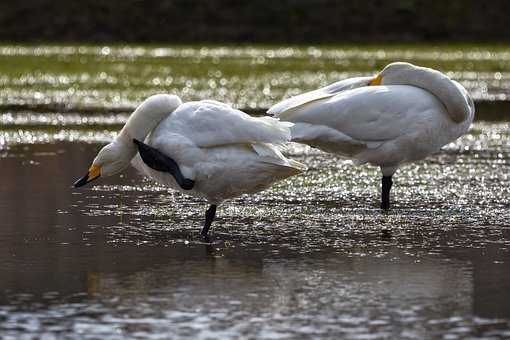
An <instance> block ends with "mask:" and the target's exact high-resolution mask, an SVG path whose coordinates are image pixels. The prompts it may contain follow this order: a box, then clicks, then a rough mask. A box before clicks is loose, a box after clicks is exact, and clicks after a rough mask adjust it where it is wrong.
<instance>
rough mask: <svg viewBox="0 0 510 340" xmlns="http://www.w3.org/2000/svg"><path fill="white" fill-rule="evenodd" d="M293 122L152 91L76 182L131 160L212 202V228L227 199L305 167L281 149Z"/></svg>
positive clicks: (113, 171) (105, 173)
mask: <svg viewBox="0 0 510 340" xmlns="http://www.w3.org/2000/svg"><path fill="white" fill-rule="evenodd" d="M290 125H292V124H289V123H282V122H279V121H278V120H277V119H274V118H270V117H263V118H254V117H250V116H249V115H247V114H246V113H244V112H241V111H239V110H235V109H233V108H231V107H230V106H228V105H225V104H223V103H219V102H216V101H211V100H204V101H198V102H189V103H185V104H183V103H182V102H181V100H180V99H179V98H178V97H177V96H172V95H166V94H159V95H154V96H152V97H149V98H148V99H146V100H145V101H144V102H143V103H142V104H141V105H140V106H139V107H138V108H137V109H136V110H135V111H134V113H133V114H132V115H131V116H130V117H129V119H128V121H127V122H126V124H125V126H124V127H123V129H122V130H121V131H120V133H119V134H118V136H117V137H116V138H115V140H114V141H113V142H111V143H110V144H108V145H106V146H105V147H103V148H102V149H101V151H99V153H98V155H97V156H96V158H95V159H94V161H93V162H92V166H91V167H90V169H89V170H88V172H87V174H86V175H85V176H84V177H83V178H81V179H79V180H78V181H77V182H76V183H75V187H80V186H82V185H85V184H87V183H88V182H90V181H92V180H94V179H96V178H98V177H99V176H110V175H114V174H116V173H118V172H120V171H122V170H123V169H125V168H126V167H127V166H128V165H129V164H130V163H132V165H133V166H134V167H135V168H137V169H138V170H139V171H140V172H142V173H143V174H145V175H146V176H148V177H150V178H152V179H154V180H156V181H157V182H159V183H162V184H165V185H168V186H169V187H171V188H173V189H175V190H179V191H181V192H184V193H186V194H190V195H193V196H199V197H203V198H205V199H206V200H207V201H208V202H209V203H210V204H211V206H210V207H209V209H208V210H207V212H206V221H205V224H204V227H203V229H202V232H201V234H202V235H203V236H206V235H207V233H208V230H209V227H210V225H211V223H212V221H213V219H214V216H215V214H216V206H217V205H218V204H220V203H221V202H222V201H224V200H226V199H229V198H233V197H236V196H239V195H241V194H245V193H255V192H258V191H261V190H264V189H266V188H267V187H269V186H270V185H271V184H272V183H274V182H275V181H278V180H281V179H284V178H286V177H289V176H292V175H295V174H297V173H299V172H301V171H302V170H304V169H305V168H306V167H305V166H304V165H302V164H300V163H298V162H296V161H294V160H290V159H287V158H285V157H284V156H283V155H282V154H281V152H280V151H279V150H278V145H280V144H282V143H285V142H287V141H289V140H290V130H289V126H290ZM142 141H144V142H142Z"/></svg>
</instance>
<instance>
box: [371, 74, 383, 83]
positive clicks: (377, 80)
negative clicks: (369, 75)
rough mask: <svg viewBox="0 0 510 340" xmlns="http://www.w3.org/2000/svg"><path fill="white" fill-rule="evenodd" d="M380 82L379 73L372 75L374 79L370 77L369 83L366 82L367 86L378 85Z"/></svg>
mask: <svg viewBox="0 0 510 340" xmlns="http://www.w3.org/2000/svg"><path fill="white" fill-rule="evenodd" d="M381 83H382V77H381V75H380V74H378V75H376V76H375V77H374V79H372V80H371V81H370V82H369V83H368V86H378V85H381Z"/></svg>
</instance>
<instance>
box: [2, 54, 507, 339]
mask: <svg viewBox="0 0 510 340" xmlns="http://www.w3.org/2000/svg"><path fill="white" fill-rule="evenodd" d="M508 51H509V50H508V48H506V47H505V46H502V47H501V46H475V45H458V46H455V45H454V46H389V47H377V46H372V47H370V46H366V47H362V48H358V47H349V46H343V47H342V46H339V47H334V46H330V47H318V48H316V47H310V48H302V47H288V48H274V47H263V46H258V47H249V46H246V47H239V48H237V47H214V46H212V47H204V48H201V47H172V48H170V47H147V46H145V47H137V46H131V47H120V46H117V47H116V46H113V47H112V46H100V47H98V46H2V47H0V85H1V86H0V166H1V168H0V169H1V172H0V173H1V175H2V176H0V217H1V218H2V220H1V222H0V225H1V227H0V269H1V274H0V338H5V339H17V338H38V337H46V338H47V339H52V338H80V339H83V338H85V339H86V338H90V339H97V338H105V339H123V338H144V339H145V338H165V339H166V338H186V337H193V338H255V337H257V338H310V337H323V338H335V339H336V338H352V339H373V338H390V339H392V338H445V339H456V338H459V339H463V338H486V339H490V338H494V339H499V338H510V303H509V302H510V270H509V269H508V268H509V267H508V264H509V263H510V223H509V222H508V221H509V220H510V212H509V211H510V210H509V207H510V183H509V182H510V175H509V166H510V138H509V137H510V136H509V134H510V132H509V131H510V123H508V121H507V120H508V119H507V117H508V110H507V109H506V108H508V107H509V106H508V102H507V101H505V100H506V99H508V98H507V96H508V95H509V94H510V92H509V89H510V76H509V75H510V71H509V70H510V54H509V52H508ZM397 59H398V60H406V61H411V62H415V63H418V64H422V65H426V66H433V67H437V68H439V69H441V70H443V71H445V72H448V74H449V75H451V76H453V77H455V78H456V79H458V80H459V81H461V82H462V83H463V84H464V85H465V86H466V87H467V88H468V89H469V90H470V91H471V92H472V93H473V95H474V97H475V98H476V99H477V100H478V101H480V100H483V101H485V102H487V103H491V105H492V103H494V102H495V103H496V105H493V106H491V110H493V111H494V112H493V114H492V115H490V117H492V118H494V117H496V118H498V119H499V120H500V121H499V122H488V121H478V122H476V123H475V124H474V127H473V128H472V130H471V131H470V133H469V134H467V135H466V136H464V137H462V138H461V139H459V140H458V141H457V142H455V143H452V144H450V145H448V146H446V147H445V148H444V150H443V151H441V152H440V153H438V154H437V155H433V156H431V157H429V158H428V159H427V160H425V161H422V162H419V163H416V164H412V165H408V166H405V167H402V168H401V169H400V170H399V171H398V172H397V174H396V176H395V178H394V182H395V184H394V187H393V190H392V195H393V209H392V210H391V211H389V212H386V213H383V212H381V211H380V210H379V209H378V199H379V176H380V175H379V172H378V170H377V169H375V168H373V167H369V166H363V167H357V168H356V167H353V166H352V165H351V164H350V163H349V162H346V161H343V160H340V159H338V158H335V157H334V156H331V155H326V154H323V153H321V152H318V151H316V150H313V149H310V148H308V147H303V146H299V145H291V146H290V147H289V149H288V150H287V153H288V154H289V155H290V156H291V157H293V158H295V159H297V160H299V161H302V162H304V163H306V164H307V165H308V166H309V167H310V169H309V171H308V172H307V173H306V174H302V175H300V176H296V177H294V178H291V179H288V180H286V181H284V182H281V183H279V184H277V185H275V186H274V187H272V188H271V189H270V190H267V191H265V192H263V193H260V194H258V195H253V196H243V197H241V198H238V199H236V200H233V201H229V202H226V203H225V204H224V205H222V206H221V207H220V208H219V210H218V214H217V215H218V218H217V221H216V222H215V223H214V225H213V228H212V235H211V239H212V243H211V244H208V243H204V242H203V241H202V240H201V239H200V238H199V237H198V232H199V230H200V228H201V225H202V223H203V214H204V212H205V209H206V208H207V206H206V204H205V203H204V202H202V201H200V200H197V199H194V198H190V197H187V196H184V195H181V194H179V193H174V192H169V191H168V190H166V189H165V188H164V187H160V186H158V185H155V184H154V183H152V182H150V181H146V180H144V179H143V178H142V177H141V176H140V175H138V174H137V173H136V172H135V171H134V170H128V171H126V172H125V173H124V174H122V175H121V176H115V177H113V178H108V179H102V180H101V181H97V182H94V185H93V186H90V187H85V188H83V189H80V190H78V189H73V188H72V187H71V184H72V183H73V182H74V180H75V179H76V178H77V177H79V176H81V175H83V173H84V172H85V170H86V169H87V168H88V166H89V163H90V161H91V160H92V158H93V157H94V155H95V153H96V152H97V151H98V149H99V148H100V146H101V145H102V144H103V143H106V142H108V141H109V140H111V139H112V138H113V137H114V136H115V134H116V131H118V130H119V128H120V126H121V125H122V124H123V123H124V122H125V121H126V119H127V116H128V114H127V112H129V110H131V109H132V108H133V107H134V106H135V105H136V104H137V103H138V102H139V101H140V100H141V99H143V98H144V97H145V96H147V95H149V94H153V93H155V92H172V93H176V94H179V95H181V96H182V97H183V98H184V99H185V100H190V99H198V98H205V97H210V98H215V99H218V100H222V101H225V102H228V103H231V104H233V105H235V106H236V107H239V108H242V109H245V110H252V111H257V110H259V111H260V110H261V109H263V108H267V107H268V106H269V105H270V104H272V103H274V102H275V101H276V100H279V99H281V98H282V97H285V96H289V95H292V94H295V93H299V92H301V91H304V90H308V89H312V88H315V87H318V86H321V85H325V84H327V83H329V82H331V81H336V80H338V79H341V78H344V77H348V76H357V75H367V74H372V73H373V72H374V70H377V69H380V68H381V67H382V66H384V65H385V64H386V63H388V62H390V61H393V60H397ZM478 104H480V102H478ZM504 105H506V106H504ZM479 107H480V106H479ZM479 112H480V111H479ZM85 113H86V114H85ZM478 117H481V118H484V117H485V118H487V116H484V114H483V113H482V114H479V115H478Z"/></svg>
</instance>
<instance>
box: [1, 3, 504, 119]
mask: <svg viewBox="0 0 510 340" xmlns="http://www.w3.org/2000/svg"><path fill="white" fill-rule="evenodd" d="M509 12H510V4H509V3H508V2H507V1H502V0H495V1H491V2H490V3H488V2H483V1H460V0H453V1H447V2H437V1H422V0H398V1H380V0H370V1H363V2H358V1H331V0H315V1H306V0H283V1H273V2H270V1H227V0H216V1H197V0H192V1H184V0H166V1H136V0H129V1H108V2H101V1H73V2H69V1H61V0H57V1H47V0H29V1H17V2H16V1H4V2H2V3H1V4H0V41H3V44H2V45H1V46H0V85H1V87H0V108H2V107H3V108H6V109H9V110H25V109H29V110H31V111H48V110H50V111H60V112H67V111H80V112H82V113H86V112H98V111H109V112H127V111H130V110H132V109H133V108H134V107H135V106H136V104H137V103H139V102H140V101H141V100H142V99H143V98H145V97H146V96H148V95H150V94H153V93H157V92H172V93H175V94H178V95H180V96H181V97H183V99H185V100H193V99H200V98H201V99H203V98H214V99H217V100H220V101H224V102H227V103H229V104H232V105H234V106H235V107H237V108H240V109H244V110H246V111H249V112H250V113H259V114H260V113H263V112H264V111H265V109H267V108H268V107H269V106H271V104H272V103H274V102H276V101H279V100H281V99H282V98H284V97H288V96H291V95H294V94H297V93H300V92H303V91H306V90H310V89H314V88H317V87H319V86H324V85H326V84H328V83H331V82H334V81H338V80H340V79H342V78H345V77H351V76H358V75H368V74H373V73H375V72H377V71H378V70H380V69H381V68H382V67H384V66H385V65H386V64H387V63H389V62H392V61H395V60H403V61H409V62H413V63H416V64H419V65H423V66H429V67H434V68H437V69H439V70H441V71H443V72H446V73H447V74H448V75H449V76H451V77H452V78H454V79H456V80H458V81H460V82H461V83H462V84H463V85H464V86H465V87H466V88H468V90H469V91H470V92H471V93H472V95H473V96H474V98H475V100H476V101H477V102H478V112H479V113H480V114H483V115H485V116H487V117H491V118H498V117H500V116H501V112H502V110H506V111H508V109H509V107H507V104H506V99H507V97H508V95H509V94H510V90H509V88H510V73H509V71H510V50H509V49H508V41H509V39H510V34H508V30H507V27H506V25H507V18H508V13H509ZM496 105H497V106H496Z"/></svg>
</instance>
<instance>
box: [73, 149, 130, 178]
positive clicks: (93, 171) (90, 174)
mask: <svg viewBox="0 0 510 340" xmlns="http://www.w3.org/2000/svg"><path fill="white" fill-rule="evenodd" d="M132 158H133V153H132V150H129V149H128V148H127V147H126V146H125V145H123V144H121V143H119V142H117V141H114V142H112V143H110V144H108V145H106V146H104V147H103V148H102V149H101V150H100V151H99V153H98V154H97V156H96V158H94V161H93V162H92V165H91V166H90V168H89V170H88V171H87V174H86V175H85V176H83V177H82V178H80V179H78V180H77V181H76V182H75V183H74V187H75V188H78V187H81V186H84V185H85V184H87V183H90V182H92V181H93V180H95V179H97V178H99V177H101V176H103V177H107V176H112V175H115V174H117V173H119V172H121V171H122V170H124V169H125V168H127V167H128V165H129V163H130V161H131V159H132Z"/></svg>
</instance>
